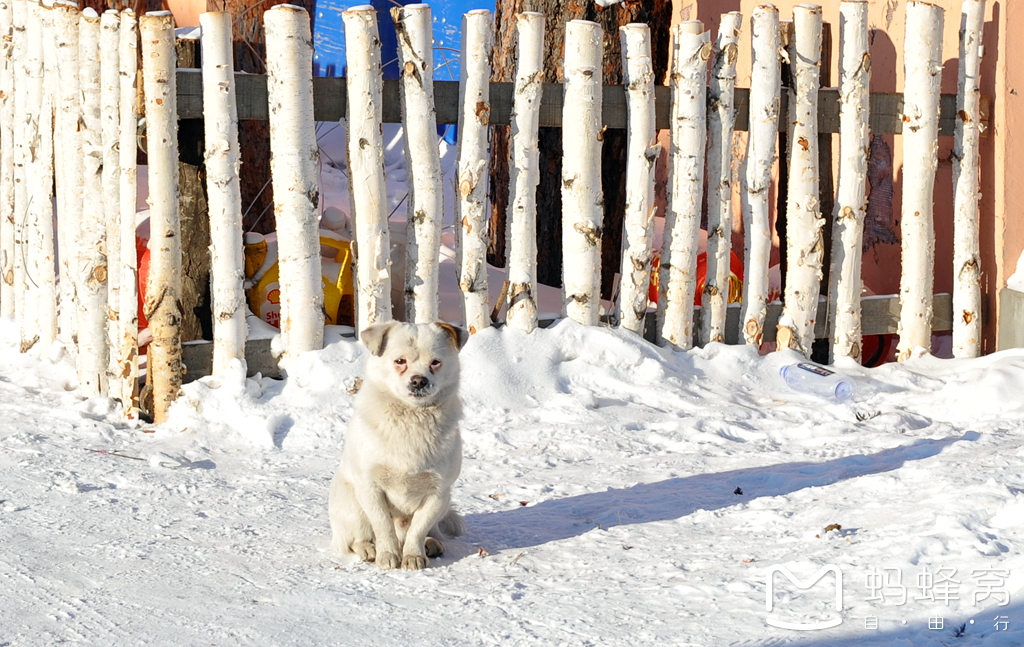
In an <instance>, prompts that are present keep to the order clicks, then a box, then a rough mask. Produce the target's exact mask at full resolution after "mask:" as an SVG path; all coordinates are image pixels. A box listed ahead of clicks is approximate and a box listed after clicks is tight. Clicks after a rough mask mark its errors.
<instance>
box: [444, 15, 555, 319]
mask: <svg viewBox="0 0 1024 647" xmlns="http://www.w3.org/2000/svg"><path fill="white" fill-rule="evenodd" d="M493 46H494V44H493V42H492V36H491V12H490V11H487V10H484V9H477V10H475V11H470V12H469V13H467V14H466V15H465V16H463V18H462V66H461V72H460V77H461V79H460V80H461V84H460V85H459V106H461V109H460V111H459V144H458V145H459V151H458V158H459V162H458V194H459V200H458V202H457V211H456V223H455V230H456V232H458V233H459V236H458V240H459V246H458V248H459V249H458V252H459V289H461V290H462V314H463V321H464V322H465V324H466V328H467V329H468V330H469V332H470V334H476V333H478V332H480V331H481V330H483V329H484V328H487V327H488V326H490V325H491V315H490V297H489V295H488V288H487V243H488V240H489V238H488V227H489V226H490V218H489V217H488V214H486V213H485V207H486V205H487V178H488V166H487V162H488V155H487V145H488V140H487V135H488V128H489V124H490V115H491V103H490V75H491V65H490V58H491V52H492V50H493ZM534 258H536V256H535V257H534Z"/></svg>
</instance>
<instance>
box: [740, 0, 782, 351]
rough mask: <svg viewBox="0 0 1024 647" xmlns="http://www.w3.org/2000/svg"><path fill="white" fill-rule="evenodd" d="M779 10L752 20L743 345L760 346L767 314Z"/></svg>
mask: <svg viewBox="0 0 1024 647" xmlns="http://www.w3.org/2000/svg"><path fill="white" fill-rule="evenodd" d="M781 40H782V39H781V31H780V29H779V10H778V9H776V8H775V7H774V6H772V5H758V6H757V7H755V8H754V11H753V14H752V15H751V17H750V43H751V50H752V52H753V57H752V61H751V71H750V127H749V128H748V130H749V133H748V135H747V165H746V185H747V186H746V191H744V192H743V194H742V195H743V239H744V250H743V269H744V272H745V274H746V276H745V277H744V278H745V279H746V280H745V281H744V283H743V306H742V310H743V311H742V316H741V318H740V321H741V322H742V330H743V339H744V341H745V342H746V343H747V344H753V345H756V346H760V345H761V339H762V337H763V335H764V320H765V317H766V316H767V314H768V267H769V259H770V256H771V251H772V231H771V221H770V219H769V204H768V195H769V191H770V189H771V185H772V167H773V166H774V165H775V157H776V153H775V142H776V141H777V140H778V134H779V110H780V103H781V100H780V96H781V92H782V66H781V59H780V56H779V52H780V51H781V49H782V43H781Z"/></svg>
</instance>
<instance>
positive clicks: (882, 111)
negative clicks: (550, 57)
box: [178, 69, 988, 135]
mask: <svg viewBox="0 0 1024 647" xmlns="http://www.w3.org/2000/svg"><path fill="white" fill-rule="evenodd" d="M235 84H236V93H237V97H238V118H239V119H240V120H243V119H259V120H265V119H267V77H266V76H264V75H262V74H236V75H235ZM603 92H604V105H603V107H602V109H601V114H602V117H603V120H604V125H605V126H607V127H608V128H625V127H626V94H625V92H624V90H623V88H622V86H620V85H614V86H604V88H603ZM313 94H314V97H313V105H314V108H313V114H314V117H315V118H316V119H317V121H338V120H339V119H342V118H343V117H344V116H345V109H346V108H345V106H346V98H345V79H344V78H326V77H317V78H315V79H313ZM786 97H787V93H786V92H783V94H782V110H781V111H780V112H779V115H780V116H779V121H780V123H779V126H780V128H785V123H784V120H785V115H786V114H788V113H787V111H786V104H787V99H786ZM434 101H435V103H436V106H437V123H438V124H455V123H458V101H459V84H458V82H457V81H434ZM655 101H656V104H655V105H656V123H657V127H658V128H659V129H667V128H668V109H669V101H670V93H669V88H667V87H665V86H658V87H657V88H655ZM383 102H384V114H383V117H384V122H385V123H401V121H402V115H401V106H400V102H399V99H398V80H397V79H384V94H383ZM941 107H942V112H941V115H940V118H939V134H940V135H952V134H953V120H954V119H955V118H956V95H953V94H944V95H942V103H941ZM749 109H750V91H749V90H748V89H746V88H737V89H736V130H741V131H745V130H746V129H747V122H748V117H749ZM902 110H903V95H902V94H901V93H898V92H874V93H872V94H871V129H872V132H874V133H880V134H899V133H902V132H903V118H902ZM511 113H512V84H511V83H492V84H491V123H492V124H508V123H509V120H510V117H511ZM202 116H203V86H202V72H201V71H199V70H186V69H180V70H178V118H179V119H201V118H202ZM540 125H541V126H542V127H551V128H560V127H561V126H562V86H561V85H559V84H554V83H547V84H545V85H544V95H543V99H542V100H541V113H540ZM985 125H986V126H987V125H988V124H987V115H986V124H985ZM818 128H819V130H820V131H821V132H823V133H836V132H839V90H837V89H835V88H825V89H822V90H821V92H820V94H819V107H818Z"/></svg>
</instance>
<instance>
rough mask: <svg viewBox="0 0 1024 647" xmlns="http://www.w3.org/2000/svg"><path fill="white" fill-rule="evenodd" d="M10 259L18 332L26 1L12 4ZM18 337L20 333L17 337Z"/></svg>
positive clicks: (24, 209) (24, 210) (24, 195)
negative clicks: (12, 252) (12, 223)
mask: <svg viewBox="0 0 1024 647" xmlns="http://www.w3.org/2000/svg"><path fill="white" fill-rule="evenodd" d="M12 15H13V24H14V29H13V47H14V258H13V260H12V269H13V272H12V276H11V281H12V285H13V286H14V320H15V321H16V322H17V323H18V325H19V329H23V327H24V321H25V260H26V259H25V256H26V255H25V221H26V219H27V217H28V199H29V193H28V188H27V180H26V173H25V170H26V165H27V164H28V140H27V136H26V132H27V129H28V123H27V119H26V116H27V109H28V92H27V91H26V90H27V87H28V77H27V76H26V74H25V62H26V58H27V56H28V54H27V48H26V43H25V21H26V19H27V17H28V2H27V0H14V5H13V14H12ZM19 336H21V333H19Z"/></svg>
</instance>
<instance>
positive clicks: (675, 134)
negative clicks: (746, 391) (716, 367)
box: [657, 20, 711, 350]
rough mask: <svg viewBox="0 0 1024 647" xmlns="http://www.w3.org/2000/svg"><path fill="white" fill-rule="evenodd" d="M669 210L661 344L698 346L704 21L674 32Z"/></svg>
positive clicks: (689, 23)
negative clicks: (695, 319)
mask: <svg viewBox="0 0 1024 647" xmlns="http://www.w3.org/2000/svg"><path fill="white" fill-rule="evenodd" d="M673 41H674V45H673V50H674V51H673V57H672V108H671V124H670V132H671V137H670V141H671V144H670V148H669V158H668V159H669V170H668V184H669V190H668V210H667V212H666V213H665V233H664V236H663V240H662V245H661V266H660V277H659V282H658V292H659V293H658V330H657V335H658V343H659V344H661V345H665V344H670V345H671V346H673V347H675V348H678V349H680V350H686V349H689V348H692V347H693V297H694V293H695V292H696V290H697V282H696V274H697V240H698V232H699V230H700V211H701V194H702V192H703V190H704V150H705V143H706V132H707V104H706V103H705V97H706V94H707V84H706V79H707V64H708V59H709V58H710V57H711V43H710V42H708V35H707V33H706V32H705V31H704V25H703V24H702V23H701V22H700V21H699V20H691V21H685V22H682V23H680V24H679V25H678V26H677V27H676V29H675V33H674V38H673Z"/></svg>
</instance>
